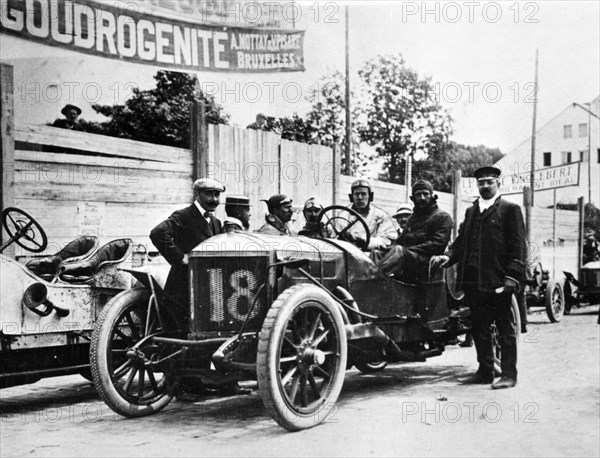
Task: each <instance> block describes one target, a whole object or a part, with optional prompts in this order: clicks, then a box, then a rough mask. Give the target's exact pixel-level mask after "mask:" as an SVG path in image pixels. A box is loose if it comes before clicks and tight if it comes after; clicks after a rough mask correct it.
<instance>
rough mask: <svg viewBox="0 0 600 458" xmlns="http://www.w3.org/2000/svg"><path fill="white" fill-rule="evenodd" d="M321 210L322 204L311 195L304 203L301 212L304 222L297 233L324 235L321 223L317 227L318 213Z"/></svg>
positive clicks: (314, 235) (308, 235)
mask: <svg viewBox="0 0 600 458" xmlns="http://www.w3.org/2000/svg"><path fill="white" fill-rule="evenodd" d="M321 210H323V205H321V203H320V202H319V200H318V199H317V198H316V197H311V198H310V199H308V200H307V201H306V202H305V203H304V208H303V209H302V214H303V215H304V219H305V220H306V224H305V225H304V227H303V228H302V229H301V230H300V231H298V235H304V236H305V237H323V236H324V235H326V232H325V228H324V227H323V224H322V223H321V227H319V214H320V213H321Z"/></svg>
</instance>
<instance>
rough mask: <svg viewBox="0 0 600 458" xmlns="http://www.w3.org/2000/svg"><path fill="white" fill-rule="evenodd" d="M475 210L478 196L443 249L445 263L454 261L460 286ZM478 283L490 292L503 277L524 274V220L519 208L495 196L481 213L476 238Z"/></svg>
mask: <svg viewBox="0 0 600 458" xmlns="http://www.w3.org/2000/svg"><path fill="white" fill-rule="evenodd" d="M475 212H479V200H477V201H475V203H474V204H473V206H471V207H469V208H468V209H467V211H466V214H465V219H464V221H463V223H462V224H461V225H460V228H459V230H458V237H457V238H456V240H455V241H454V243H453V244H452V245H451V246H450V248H449V249H448V252H447V253H446V255H447V256H449V257H450V262H449V265H452V264H454V263H456V262H458V277H457V283H458V284H457V286H458V288H459V289H462V288H463V284H464V275H465V267H466V266H465V264H466V262H467V260H468V257H467V255H468V253H467V248H468V241H469V238H470V236H471V231H472V230H473V215H474V214H475ZM479 253H480V255H479V260H478V269H477V270H478V274H479V278H478V285H479V290H480V291H484V292H493V291H494V290H496V289H497V288H499V287H501V286H503V285H504V278H505V277H510V278H513V279H515V280H517V281H518V282H520V283H521V282H523V280H524V278H525V253H526V244H525V224H524V222H523V215H522V214H521V208H520V207H519V206H518V205H516V204H513V203H512V202H509V201H507V200H504V199H502V197H500V198H498V199H497V200H496V202H495V203H494V204H493V205H492V206H491V207H490V208H489V209H488V210H487V211H485V212H484V213H483V214H482V215H481V233H480V238H479Z"/></svg>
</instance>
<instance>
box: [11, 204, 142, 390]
mask: <svg viewBox="0 0 600 458" xmlns="http://www.w3.org/2000/svg"><path fill="white" fill-rule="evenodd" d="M2 225H3V227H4V229H5V230H6V232H7V234H8V235H9V240H7V241H6V242H5V243H3V244H2V247H0V252H2V251H5V250H6V249H7V248H8V247H9V246H10V245H11V244H12V243H16V244H17V245H18V246H20V247H21V248H24V249H26V250H28V251H31V252H34V253H41V252H43V251H44V250H45V249H46V247H47V237H46V234H45V232H44V230H43V229H42V227H41V226H40V225H39V224H38V223H37V222H36V221H35V219H33V217H31V216H30V215H29V214H27V213H26V212H24V211H23V210H20V209H17V208H14V207H9V208H6V209H5V210H4V211H3V213H2ZM131 251H132V243H131V240H130V239H118V240H113V241H111V242H109V243H107V244H105V245H103V246H101V247H98V240H97V239H96V238H95V237H79V238H77V239H76V240H73V241H72V242H71V243H69V244H67V245H66V246H65V247H63V248H62V249H61V250H60V251H59V252H58V253H55V254H54V255H52V256H43V257H39V258H34V259H32V260H30V261H29V262H27V264H23V263H21V262H18V261H16V260H15V259H14V258H13V257H10V256H7V255H6V254H1V253H0V282H1V283H0V287H1V290H0V291H1V294H0V345H1V346H0V388H5V387H9V386H14V385H20V384H24V383H33V382H35V381H37V380H39V379H41V378H43V377H48V376H54V375H66V374H74V373H80V374H82V375H83V376H85V377H86V378H88V379H91V374H90V371H89V348H90V340H91V334H92V329H93V325H94V322H95V321H96V318H97V315H98V314H99V313H100V311H101V310H102V308H103V307H104V305H106V303H107V302H108V301H109V300H110V299H111V298H113V297H114V296H115V295H116V294H117V293H119V292H121V291H123V290H125V289H128V288H129V286H130V284H131V276H130V275H129V274H127V273H125V272H123V271H120V270H117V266H118V265H120V264H121V263H123V262H126V261H127V260H128V259H129V258H130V253H131Z"/></svg>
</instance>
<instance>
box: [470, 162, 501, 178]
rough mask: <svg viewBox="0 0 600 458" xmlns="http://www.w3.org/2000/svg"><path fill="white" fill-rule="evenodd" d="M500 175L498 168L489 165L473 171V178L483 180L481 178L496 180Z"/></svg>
mask: <svg viewBox="0 0 600 458" xmlns="http://www.w3.org/2000/svg"><path fill="white" fill-rule="evenodd" d="M501 174H502V173H501V172H500V169H499V168H498V167H493V166H491V165H486V166H485V167H480V168H478V169H477V170H475V178H477V179H479V178H483V177H492V178H498V177H500V175H501Z"/></svg>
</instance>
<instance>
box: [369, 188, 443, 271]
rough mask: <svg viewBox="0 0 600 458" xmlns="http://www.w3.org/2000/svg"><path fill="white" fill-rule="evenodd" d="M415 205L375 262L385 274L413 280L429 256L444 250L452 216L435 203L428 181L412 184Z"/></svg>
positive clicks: (426, 263)
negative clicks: (392, 243) (395, 240)
mask: <svg viewBox="0 0 600 458" xmlns="http://www.w3.org/2000/svg"><path fill="white" fill-rule="evenodd" d="M410 199H411V200H412V201H413V203H414V205H415V208H414V213H413V214H412V215H411V216H410V218H408V222H407V224H406V228H405V229H404V231H402V234H401V235H400V237H399V238H398V241H397V244H395V245H394V246H393V247H392V248H391V249H390V250H389V251H388V252H387V254H386V255H385V256H384V257H383V258H382V259H381V260H380V261H379V262H378V263H377V265H378V266H379V268H380V269H381V270H383V271H384V272H385V273H387V274H388V275H391V274H394V276H395V277H396V278H400V279H402V280H405V281H416V280H417V277H418V276H419V275H420V274H421V273H423V272H424V271H425V270H426V269H427V268H428V266H429V260H430V259H431V257H432V256H435V255H440V254H443V253H444V250H445V249H446V247H447V246H448V242H449V241H450V234H451V232H452V217H451V216H450V215H449V214H448V213H446V212H445V211H443V210H441V209H440V208H439V207H438V205H437V195H436V194H434V193H433V187H432V186H431V183H429V181H425V180H419V181H417V182H416V183H415V184H414V185H413V187H412V196H411V197H410Z"/></svg>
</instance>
